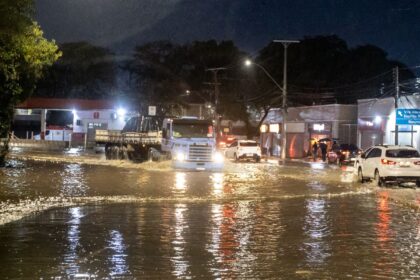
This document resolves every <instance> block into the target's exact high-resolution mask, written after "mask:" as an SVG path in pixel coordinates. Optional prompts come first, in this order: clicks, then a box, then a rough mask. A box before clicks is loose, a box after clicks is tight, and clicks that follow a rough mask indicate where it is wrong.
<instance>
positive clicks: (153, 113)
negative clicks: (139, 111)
mask: <svg viewBox="0 0 420 280" xmlns="http://www.w3.org/2000/svg"><path fill="white" fill-rule="evenodd" d="M149 116H156V106H149Z"/></svg>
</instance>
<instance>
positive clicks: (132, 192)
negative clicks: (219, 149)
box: [0, 160, 420, 279]
mask: <svg viewBox="0 0 420 280" xmlns="http://www.w3.org/2000/svg"><path fill="white" fill-rule="evenodd" d="M11 165H12V167H10V168H3V169H0V202H1V204H0V217H2V218H3V220H2V221H3V225H0V240H1V242H0V263H1V266H0V275H2V278H5V279H7V278H10V279H15V278H27V279H33V278H52V277H61V279H72V278H80V279H83V278H88V277H91V278H101V279H103V278H124V279H139V278H160V279H162V278H165V279H167V278H182V279H189V278H199V279H203V278H204V279H215V278H223V279H230V278H239V279H242V278H253V279H255V278H260V279H261V278H264V279H266V278H273V279H346V278H347V279H353V278H356V277H360V278H362V279H383V278H385V279H419V277H420V213H419V212H418V211H417V210H414V209H412V208H409V207H403V206H401V205H399V204H396V203H393V202H391V201H390V200H388V197H387V196H388V195H389V192H388V190H386V189H384V190H380V191H377V190H375V188H374V187H372V186H369V185H363V186H362V185H359V184H348V183H341V182H340V177H339V172H338V171H337V170H335V169H333V168H328V167H326V166H325V165H323V164H321V163H313V164H302V163H290V164H288V165H286V166H278V165H277V164H267V163H262V164H253V163H239V164H234V163H228V164H227V167H226V168H225V171H224V172H220V173H211V172H178V171H172V170H171V169H170V168H165V166H163V167H162V166H159V165H162V163H157V164H156V165H153V164H149V165H147V164H143V165H140V166H141V167H142V168H117V167H111V166H94V165H81V164H77V163H48V162H32V161H19V160H17V161H13V162H12V163H11ZM22 217H23V218H22Z"/></svg>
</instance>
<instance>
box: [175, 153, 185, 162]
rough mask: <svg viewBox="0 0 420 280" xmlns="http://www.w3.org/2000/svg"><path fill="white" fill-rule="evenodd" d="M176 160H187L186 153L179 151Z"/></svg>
mask: <svg viewBox="0 0 420 280" xmlns="http://www.w3.org/2000/svg"><path fill="white" fill-rule="evenodd" d="M175 160H178V161H184V160H185V154H184V153H183V152H177V153H176V154H175Z"/></svg>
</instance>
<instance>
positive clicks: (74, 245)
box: [64, 207, 83, 278]
mask: <svg viewBox="0 0 420 280" xmlns="http://www.w3.org/2000/svg"><path fill="white" fill-rule="evenodd" d="M69 214H70V220H69V222H68V224H69V228H68V232H67V242H68V247H67V252H65V254H64V264H65V266H66V268H65V270H66V274H67V276H68V278H71V277H73V275H75V274H78V273H80V271H79V270H80V266H79V256H78V253H77V250H78V248H79V247H80V244H79V242H80V223H81V219H82V218H83V214H82V213H81V208H80V207H74V208H69Z"/></svg>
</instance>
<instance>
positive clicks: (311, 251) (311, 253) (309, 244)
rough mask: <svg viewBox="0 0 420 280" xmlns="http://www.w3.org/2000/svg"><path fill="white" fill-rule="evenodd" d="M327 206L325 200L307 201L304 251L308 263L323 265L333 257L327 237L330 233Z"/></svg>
mask: <svg viewBox="0 0 420 280" xmlns="http://www.w3.org/2000/svg"><path fill="white" fill-rule="evenodd" d="M327 210H328V209H327V205H326V202H325V200H324V199H307V200H306V216H305V224H304V227H303V230H304V232H305V234H306V235H307V239H306V242H305V243H304V247H303V251H304V253H305V259H306V262H307V263H308V264H309V265H310V266H312V265H321V264H324V263H325V260H326V259H327V258H328V257H329V256H330V255H331V248H330V244H329V243H327V242H326V237H327V236H328V235H329V233H330V228H329V225H328V220H327Z"/></svg>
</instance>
